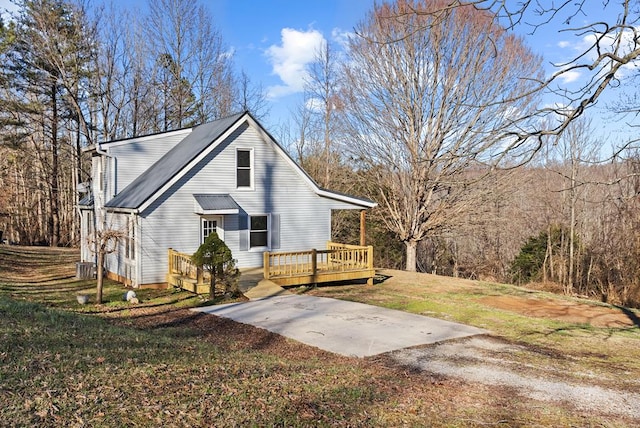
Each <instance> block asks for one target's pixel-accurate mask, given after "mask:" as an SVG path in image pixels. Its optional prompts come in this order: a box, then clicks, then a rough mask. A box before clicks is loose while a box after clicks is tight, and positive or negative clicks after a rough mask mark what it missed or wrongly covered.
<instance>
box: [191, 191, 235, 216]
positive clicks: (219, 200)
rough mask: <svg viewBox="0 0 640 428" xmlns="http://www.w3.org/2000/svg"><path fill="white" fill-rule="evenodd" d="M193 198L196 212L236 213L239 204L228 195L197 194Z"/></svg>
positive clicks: (204, 213)
mask: <svg viewBox="0 0 640 428" xmlns="http://www.w3.org/2000/svg"><path fill="white" fill-rule="evenodd" d="M193 198H194V199H195V208H194V211H195V213H196V214H202V215H206V214H238V213H239V212H240V205H238V203H237V202H236V201H235V200H234V199H233V198H232V197H231V196H229V195H220V194H213V195H211V194H198V195H193Z"/></svg>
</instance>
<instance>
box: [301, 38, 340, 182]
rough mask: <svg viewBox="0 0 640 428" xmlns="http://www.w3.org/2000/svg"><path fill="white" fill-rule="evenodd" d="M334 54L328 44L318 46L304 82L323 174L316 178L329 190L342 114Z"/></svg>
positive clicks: (337, 64)
mask: <svg viewBox="0 0 640 428" xmlns="http://www.w3.org/2000/svg"><path fill="white" fill-rule="evenodd" d="M338 66H339V63H338V58H337V54H336V52H335V51H334V49H333V48H332V47H331V45H330V44H329V43H328V42H325V43H323V44H322V46H320V47H319V48H318V50H317V52H316V56H315V60H314V61H313V62H312V63H311V64H310V67H309V68H310V69H309V77H308V79H307V81H306V82H305V93H306V99H307V103H306V105H305V107H306V108H307V109H308V110H309V114H310V117H311V118H312V126H313V128H315V129H314V132H313V134H314V135H315V136H316V138H317V139H318V141H319V142H321V149H320V150H318V153H319V154H320V153H321V154H322V155H321V157H320V160H321V162H322V164H323V168H322V170H323V171H322V174H319V175H318V176H317V177H316V180H318V182H319V183H320V185H321V186H324V187H329V186H330V185H331V184H332V183H331V175H332V174H331V165H332V164H333V163H334V161H335V160H336V159H335V156H334V153H333V152H334V150H335V149H334V148H333V141H334V140H336V139H338V138H339V135H338V134H339V130H338V126H339V122H340V119H339V117H338V116H339V115H340V114H341V113H342V111H343V110H344V106H343V103H342V101H341V99H340V92H341V89H340V79H339V75H338Z"/></svg>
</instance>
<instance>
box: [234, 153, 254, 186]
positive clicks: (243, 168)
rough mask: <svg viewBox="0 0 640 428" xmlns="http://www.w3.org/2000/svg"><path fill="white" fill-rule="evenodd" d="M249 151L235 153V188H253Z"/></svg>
mask: <svg viewBox="0 0 640 428" xmlns="http://www.w3.org/2000/svg"><path fill="white" fill-rule="evenodd" d="M251 163H252V162H251V150H246V149H239V150H238V151H236V168H237V169H236V171H237V172H236V185H237V187H248V188H251V187H253V183H252V182H253V177H252V173H251Z"/></svg>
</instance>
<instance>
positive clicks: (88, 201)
mask: <svg viewBox="0 0 640 428" xmlns="http://www.w3.org/2000/svg"><path fill="white" fill-rule="evenodd" d="M78 206H80V207H92V206H93V195H92V194H91V193H88V194H87V195H86V196H85V197H84V198H82V199H80V200H79V201H78Z"/></svg>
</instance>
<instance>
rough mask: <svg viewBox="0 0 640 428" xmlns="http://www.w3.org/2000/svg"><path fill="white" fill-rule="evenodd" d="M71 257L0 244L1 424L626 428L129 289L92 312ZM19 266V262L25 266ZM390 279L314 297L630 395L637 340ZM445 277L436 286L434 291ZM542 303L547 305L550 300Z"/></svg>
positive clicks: (639, 354) (111, 294)
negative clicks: (458, 330) (480, 333)
mask: <svg viewBox="0 0 640 428" xmlns="http://www.w3.org/2000/svg"><path fill="white" fill-rule="evenodd" d="M76 258H77V254H76V252H75V251H72V250H54V249H33V248H19V247H7V246H0V409H1V410H0V426H105V427H106V426H109V427H110V426H486V425H491V426H532V425H535V426H570V425H573V426H633V424H634V422H635V421H629V420H626V419H624V418H621V417H617V416H614V415H603V414H601V413H599V412H598V409H594V411H593V412H587V413H584V412H582V413H580V412H575V409H573V408H572V407H571V405H570V403H559V404H558V403H547V402H535V401H531V400H523V399H522V398H521V397H520V396H519V395H518V392H517V391H513V390H510V389H508V388H500V387H492V386H486V385H479V384H471V383H465V382H461V381H458V380H453V379H448V378H443V377H440V376H434V375H430V374H429V373H424V372H411V371H409V370H408V369H407V368H405V367H398V366H396V365H393V364H392V363H390V361H389V360H388V359H386V358H385V357H384V356H380V357H375V358H370V359H355V358H347V357H341V356H337V355H333V354H330V353H327V352H323V351H320V350H318V349H315V348H311V347H308V346H305V345H302V344H299V343H297V342H294V341H291V340H287V339H284V338H282V337H281V336H278V335H274V334H271V333H268V332H266V331H264V330H260V329H255V328H252V327H250V326H246V325H241V324H237V323H234V322H232V321H228V320H224V319H220V318H217V317H213V316H209V315H203V314H196V313H193V312H191V311H189V310H188V309H185V308H188V307H189V306H193V305H197V304H199V303H200V300H199V299H198V298H194V297H193V296H192V295H190V294H188V293H183V292H173V291H171V290H141V291H140V292H139V293H138V294H139V296H140V297H141V299H142V303H141V304H140V305H130V304H128V303H126V302H122V298H121V297H122V293H123V288H122V287H121V286H119V285H118V284H115V283H112V282H107V285H106V288H105V291H106V292H105V296H106V299H107V301H108V303H106V304H104V305H100V306H97V305H92V304H91V305H85V306H81V305H78V304H77V302H76V300H75V294H76V293H78V292H87V291H91V292H92V291H93V287H94V284H93V283H92V282H90V281H78V280H75V279H74V278H73V277H72V275H73V269H74V267H73V261H74V260H75V259H76ZM24 261H28V263H24ZM430 281H431V282H430V283H426V285H425V283H421V284H415V283H411V282H409V283H403V282H402V281H398V282H396V283H389V284H383V285H377V286H374V287H366V286H361V285H357V286H343V287H334V288H319V289H315V290H311V291H310V292H311V293H313V294H324V295H332V296H336V297H341V298H348V299H351V300H358V301H363V302H365V303H372V304H378V305H382V306H387V307H393V308H398V309H402V310H409V311H413V312H417V313H429V314H431V315H434V316H439V317H442V318H447V319H452V320H457V321H463V322H468V323H470V324H473V325H477V326H479V327H484V328H488V329H490V330H492V331H493V332H495V334H496V336H498V337H501V338H503V340H505V341H513V342H517V343H521V344H525V345H526V346H527V347H528V349H529V350H530V351H531V352H527V353H523V354H522V355H513V356H512V358H513V359H514V360H515V361H516V362H520V363H521V364H522V366H523V367H526V366H535V365H538V364H545V365H556V366H557V367H558V368H559V370H563V371H564V372H566V373H565V375H566V376H571V377H573V378H576V379H580V378H581V377H582V376H584V375H585V373H587V372H588V373H592V374H593V373H595V375H597V376H598V377H599V378H600V379H601V382H602V383H603V384H604V385H605V386H612V385H615V386H619V387H622V388H629V389H632V388H634V387H636V388H637V383H636V382H635V379H637V378H638V377H639V375H640V367H639V363H638V361H640V351H639V350H640V346H638V345H640V340H639V339H640V334H638V329H637V328H632V329H611V328H594V327H589V326H586V325H581V324H580V325H576V324H571V323H563V322H560V323H559V322H557V321H553V320H549V319H536V318H531V317H525V316H521V315H519V314H517V313H513V312H510V311H504V310H496V309H493V308H490V307H487V306H484V305H483V304H482V303H481V298H482V297H486V296H490V295H495V294H503V293H527V292H526V291H523V290H522V289H516V288H511V287H508V286H502V285H494V284H480V283H476V282H468V283H460V282H453V281H452V282H451V283H450V284H447V283H446V281H445V280H444V279H442V278H437V277H433V278H431V279H430ZM443 281H445V283H442V282H443ZM549 298H551V297H549Z"/></svg>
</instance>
